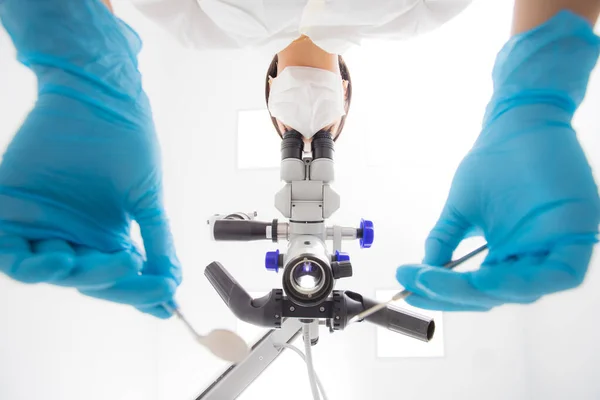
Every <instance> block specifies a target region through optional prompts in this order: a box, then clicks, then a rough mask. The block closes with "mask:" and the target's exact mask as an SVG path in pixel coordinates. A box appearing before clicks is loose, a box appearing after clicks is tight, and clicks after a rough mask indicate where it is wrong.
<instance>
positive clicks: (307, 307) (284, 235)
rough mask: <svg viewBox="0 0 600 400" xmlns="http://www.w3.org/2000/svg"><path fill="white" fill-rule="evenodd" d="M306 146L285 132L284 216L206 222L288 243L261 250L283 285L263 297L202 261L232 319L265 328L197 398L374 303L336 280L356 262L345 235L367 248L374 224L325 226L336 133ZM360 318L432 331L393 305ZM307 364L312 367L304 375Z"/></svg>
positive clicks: (231, 235)
mask: <svg viewBox="0 0 600 400" xmlns="http://www.w3.org/2000/svg"><path fill="white" fill-rule="evenodd" d="M310 150H311V152H305V151H304V141H303V136H302V135H301V134H300V133H298V132H296V131H289V132H287V133H286V134H285V135H284V137H283V140H282V143H281V171H280V174H281V175H280V176H281V180H282V181H283V182H284V183H285V185H284V186H283V188H282V189H281V190H280V191H279V192H278V193H277V194H276V195H275V208H276V209H277V210H278V211H279V212H280V213H281V214H282V215H283V217H284V218H285V219H286V220H287V221H279V220H278V219H274V220H272V221H270V222H263V221H257V220H255V218H256V216H257V215H256V213H232V214H224V215H214V216H212V217H211V218H210V219H209V221H208V224H209V228H210V232H211V235H212V238H213V239H214V240H217V241H255V240H266V241H272V242H273V243H279V242H287V250H286V251H285V252H280V251H279V250H275V251H272V252H268V253H267V254H266V257H265V268H266V269H267V270H268V271H272V272H274V273H280V275H281V286H282V287H281V288H276V289H272V290H271V292H270V293H268V294H266V295H265V296H263V297H260V298H252V297H251V296H250V295H249V294H248V292H247V291H246V290H245V289H244V288H243V287H242V286H240V284H239V283H238V282H237V281H236V280H235V279H234V277H233V276H232V275H231V274H230V273H229V272H228V271H227V269H226V268H225V267H224V266H223V265H221V264H220V263H219V262H218V261H215V262H212V263H211V264H210V265H208V266H207V267H206V269H205V276H206V277H207V278H208V280H209V281H210V283H211V284H212V286H213V287H214V289H215V290H216V291H217V293H218V294H219V295H220V297H221V298H222V300H223V301H224V302H225V304H226V305H227V307H228V308H229V309H230V310H231V312H232V313H233V314H234V315H235V316H236V317H237V318H239V319H240V320H242V321H245V322H247V323H250V324H253V325H256V326H260V327H265V328H270V329H269V330H268V331H267V332H266V333H265V335H264V336H263V337H261V338H260V339H259V340H257V341H256V343H254V344H253V345H252V346H251V351H250V354H249V355H248V357H246V359H245V360H243V361H242V362H240V363H237V364H233V365H230V366H229V367H228V368H227V369H226V371H224V372H223V373H222V374H221V375H220V376H219V377H218V378H217V379H216V380H215V381H214V382H213V383H212V384H210V385H209V387H207V388H206V389H205V390H204V392H203V393H202V394H200V396H199V397H198V400H224V399H227V400H229V399H235V398H237V397H238V396H240V395H241V394H242V392H243V391H244V390H245V389H246V388H247V387H248V386H249V385H250V384H251V383H252V382H253V381H254V380H255V379H257V378H258V376H259V375H260V374H261V373H262V372H263V371H264V370H265V369H266V368H268V367H269V365H271V364H272V362H273V361H275V359H276V358H277V357H278V356H279V355H280V354H281V352H282V351H284V350H285V349H286V347H284V346H281V344H282V343H284V344H290V343H292V342H293V341H295V340H296V339H297V338H299V337H300V336H303V337H304V341H305V344H306V345H307V349H306V352H307V355H306V356H307V358H308V357H309V356H310V354H309V352H310V347H311V346H315V345H316V344H317V343H318V338H319V330H320V327H321V326H325V327H326V328H328V330H329V331H330V332H331V333H334V332H338V331H343V330H344V329H345V328H347V327H348V326H349V325H350V324H349V321H350V320H351V319H352V317H354V316H356V315H358V314H359V313H361V312H362V311H364V310H367V309H369V308H371V307H373V306H375V305H377V304H378V302H377V301H375V300H372V299H368V298H366V297H364V296H362V295H361V294H359V293H356V292H352V291H349V290H339V289H336V287H337V285H338V281H339V280H340V279H344V278H348V277H351V276H352V269H353V265H352V262H351V257H350V255H349V254H347V253H344V252H343V251H342V242H343V241H344V240H358V241H359V243H360V247H361V248H363V249H368V248H370V247H371V245H372V244H373V242H374V226H373V223H372V222H371V221H368V220H364V219H363V220H361V221H360V224H359V226H358V227H342V226H337V225H333V226H327V225H326V220H327V219H328V218H330V217H331V216H332V215H333V214H334V213H335V212H336V211H337V210H338V209H339V207H340V196H339V195H338V194H337V193H336V192H335V191H334V189H333V188H332V186H331V184H332V183H333V182H334V150H335V149H334V141H333V138H332V137H331V135H330V134H329V133H328V132H325V131H322V132H319V133H317V134H316V135H315V136H314V137H313V138H312V142H311V146H310ZM328 242H331V243H332V245H331V247H329V246H328V245H327V243H328ZM360 322H369V323H372V324H375V325H378V326H380V327H383V328H386V329H389V330H391V331H394V332H397V333H399V334H402V335H406V336H410V337H412V338H414V339H416V340H421V341H425V342H427V341H430V340H431V339H432V337H433V334H434V331H435V323H434V321H433V320H432V319H431V318H428V317H424V316H421V315H418V314H414V313H411V312H408V311H405V310H401V309H398V308H393V307H390V306H388V307H385V308H383V309H381V310H380V311H378V312H375V313H373V314H372V315H370V316H368V317H365V318H364V320H361V321H360ZM350 326H351V325H350ZM310 370H311V367H310V366H309V375H310V373H311V372H310ZM311 382H312V381H311ZM313 390H314V389H313ZM313 394H314V392H313Z"/></svg>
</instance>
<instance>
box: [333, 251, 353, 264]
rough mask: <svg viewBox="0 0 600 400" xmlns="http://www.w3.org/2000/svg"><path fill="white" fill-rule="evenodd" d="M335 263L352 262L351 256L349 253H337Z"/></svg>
mask: <svg viewBox="0 0 600 400" xmlns="http://www.w3.org/2000/svg"><path fill="white" fill-rule="evenodd" d="M335 261H337V262H340V261H350V255H349V254H348V253H343V252H341V251H339V250H336V251H335Z"/></svg>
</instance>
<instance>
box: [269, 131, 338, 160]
mask: <svg viewBox="0 0 600 400" xmlns="http://www.w3.org/2000/svg"><path fill="white" fill-rule="evenodd" d="M310 147H311V151H312V155H313V157H312V159H313V160H318V159H320V158H329V159H331V160H333V152H334V141H333V137H332V136H331V133H329V132H327V131H319V132H317V133H316V134H315V136H313V137H312V141H311V143H310ZM303 153H304V136H302V134H301V133H300V132H297V131H294V130H291V131H287V132H286V133H284V134H283V140H282V141H281V159H282V160H286V159H288V158H295V159H298V160H302V156H303Z"/></svg>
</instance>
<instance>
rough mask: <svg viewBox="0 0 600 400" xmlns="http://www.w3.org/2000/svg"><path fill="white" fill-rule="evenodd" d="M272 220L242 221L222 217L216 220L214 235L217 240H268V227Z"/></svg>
mask: <svg viewBox="0 0 600 400" xmlns="http://www.w3.org/2000/svg"><path fill="white" fill-rule="evenodd" d="M271 225H272V222H261V221H240V220H230V219H222V220H217V221H215V225H214V227H213V236H214V238H215V240H220V241H237V242H250V241H253V240H266V239H267V227H270V226H271Z"/></svg>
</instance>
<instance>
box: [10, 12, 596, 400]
mask: <svg viewBox="0 0 600 400" xmlns="http://www.w3.org/2000/svg"><path fill="white" fill-rule="evenodd" d="M510 3H511V2H509V1H505V0H485V1H479V2H477V3H476V4H475V5H474V6H472V7H471V8H470V9H468V10H467V11H466V12H465V13H464V14H463V15H461V16H460V17H459V18H457V19H456V20H454V21H452V22H451V23H449V24H447V25H446V26H445V27H444V28H442V29H440V30H438V31H437V32H434V33H433V34H429V35H426V36H423V37H421V38H418V39H415V40H412V41H410V42H406V43H367V44H365V45H364V46H362V47H361V48H357V49H354V50H352V51H351V52H349V53H348V54H346V55H345V58H346V61H347V63H348V66H349V68H350V71H351V73H352V77H353V84H354V98H353V106H352V110H351V114H350V116H349V119H348V122H347V125H346V129H345V132H344V134H343V136H342V139H340V142H339V144H338V145H337V156H336V157H337V164H336V165H337V177H338V179H337V183H336V185H335V188H336V190H337V191H338V192H339V193H340V194H341V196H342V208H341V210H340V211H339V212H338V213H336V214H335V216H334V218H333V219H332V221H331V222H334V223H337V224H340V225H355V224H357V223H358V221H359V220H360V218H361V217H365V218H369V219H372V220H374V222H375V226H376V228H377V239H376V244H375V246H374V247H373V248H372V249H370V250H364V251H362V250H360V249H359V248H358V245H357V244H355V243H352V244H348V245H347V246H346V250H347V251H349V252H350V253H351V254H352V257H353V261H354V266H355V268H354V270H355V276H354V277H353V278H351V279H348V280H346V281H345V282H340V286H343V287H345V288H348V289H352V290H355V291H358V292H361V293H363V294H364V295H365V296H370V297H375V296H376V292H377V291H378V290H394V289H395V288H396V282H395V280H394V273H395V268H396V267H397V266H398V265H399V264H402V263H407V262H415V261H418V260H420V259H421V258H422V256H423V242H424V239H425V237H426V235H427V233H428V231H429V229H430V228H431V227H432V225H433V223H434V222H435V220H436V218H437V216H438V213H439V210H440V209H441V206H442V205H443V202H444V200H445V197H446V194H447V190H448V188H449V185H450V181H451V178H452V175H453V173H454V170H455V168H456V166H457V165H458V163H459V162H460V159H461V158H462V156H463V155H464V154H465V153H466V152H467V150H468V149H469V147H470V146H471V144H472V142H473V140H474V139H475V138H476V136H477V135H478V130H479V126H480V123H481V119H482V116H483V110H484V107H485V105H486V103H487V101H488V98H489V96H490V94H491V81H490V75H491V69H492V66H493V63H494V57H495V54H496V52H497V51H498V50H499V49H500V47H501V46H502V44H503V43H504V42H505V41H506V39H507V38H508V32H509V26H510V12H511V4H510ZM116 10H117V12H118V14H119V15H120V16H121V17H122V18H123V19H125V20H126V21H128V22H129V23H130V24H131V25H132V26H133V27H134V28H135V29H136V30H138V31H139V33H140V34H141V36H142V38H143V39H144V40H145V48H144V50H143V53H142V55H141V58H140V65H141V69H142V72H143V74H144V82H145V87H146V90H147V92H148V94H149V96H150V97H151V100H152V103H153V108H154V112H155V119H156V124H157V128H158V131H159V132H160V135H161V141H162V145H163V153H164V162H165V166H164V169H165V174H166V185H167V187H166V189H167V202H168V211H169V214H170V217H171V219H172V221H173V229H174V234H175V236H176V242H177V245H178V251H179V255H180V258H181V260H182V262H183V265H184V279H185V281H184V283H183V284H182V286H181V289H180V291H179V295H178V297H179V300H180V302H181V304H182V306H183V308H184V311H185V312H186V313H187V314H188V316H189V317H190V319H192V321H193V322H194V324H195V325H196V326H197V327H198V329H199V330H201V331H209V330H211V329H214V328H230V329H242V330H243V327H242V328H240V327H238V324H237V323H236V321H235V318H234V317H233V315H232V314H231V313H230V312H229V310H228V309H227V308H226V307H225V305H224V304H223V303H222V301H221V300H220V298H219V297H218V295H217V294H216V293H215V292H214V290H213V289H212V288H211V286H210V285H209V283H208V282H207V280H206V279H205V278H204V276H203V270H204V267H205V266H206V265H208V264H209V263H210V262H211V261H213V260H219V261H220V262H222V263H223V264H224V265H225V266H226V267H228V268H229V269H230V271H231V272H232V273H233V275H234V276H235V277H236V278H237V279H238V281H239V282H240V283H242V284H243V285H244V286H246V287H248V289H249V290H251V291H255V292H262V291H266V290H269V289H271V288H273V287H280V281H279V276H278V275H276V274H273V273H268V272H267V271H265V270H264V267H263V261H262V260H263V258H264V252H265V251H266V250H271V249H273V246H272V245H270V244H268V243H254V244H235V245H232V244H223V243H211V242H209V241H208V233H207V232H206V230H205V225H204V221H205V220H206V217H207V216H209V215H211V214H213V213H229V212H233V211H247V210H253V209H255V210H257V211H258V212H259V216H260V217H262V218H264V219H267V220H269V219H271V218H276V217H279V215H278V214H277V212H276V210H275V209H274V207H273V196H274V194H275V192H276V191H277V190H278V189H279V188H280V183H279V176H278V171H277V169H276V168H269V167H273V165H269V164H268V161H266V164H256V163H255V164H252V163H251V161H252V158H251V157H249V156H248V155H249V154H250V155H252V156H253V157H255V158H254V160H262V159H264V160H273V159H276V157H277V155H275V156H273V154H272V151H273V150H271V149H273V148H275V149H276V148H277V146H278V139H277V136H276V134H275V132H274V131H273V130H272V128H271V127H270V125H269V124H268V123H266V124H263V125H257V126H256V128H255V129H254V131H252V130H250V131H249V130H248V124H247V123H245V124H244V123H242V124H238V118H237V117H238V111H239V110H260V109H264V98H263V95H264V75H265V73H266V67H267V65H268V64H269V62H270V57H271V56H272V55H265V54H259V53H256V52H252V51H237V52H205V53H198V52H191V51H186V50H182V49H180V48H179V47H178V45H177V44H176V43H174V42H172V41H171V40H170V39H168V38H167V37H166V36H165V35H164V34H163V33H162V32H161V31H160V30H159V29H157V28H156V27H154V26H152V25H151V24H150V23H148V22H147V21H145V20H144V19H143V18H142V17H140V16H139V15H138V14H137V13H136V12H135V11H134V10H133V9H131V7H130V6H129V5H128V4H127V3H126V2H117V3H116ZM0 72H1V73H0V148H3V147H4V146H5V145H6V144H7V143H8V142H9V141H10V138H11V136H12V135H13V133H14V132H15V130H16V129H17V128H18V126H19V124H20V122H21V121H22V119H23V117H24V115H25V114H26V112H27V110H28V109H29V108H30V107H31V105H32V103H33V101H34V99H35V81H34V79H33V76H32V75H31V73H30V72H29V71H28V70H26V69H25V68H23V67H22V66H20V65H18V64H17V63H16V61H14V51H13V49H12V45H11V44H10V42H9V40H8V38H7V37H6V35H5V34H1V35H0ZM599 107H600V79H599V77H598V74H597V73H596V74H595V75H594V77H593V79H592V81H591V83H590V86H589V93H588V96H587V99H586V102H585V103H584V105H583V106H582V107H581V109H580V111H579V113H578V115H577V119H576V126H577V128H578V130H579V137H580V139H581V141H582V143H583V145H584V147H585V149H586V150H587V152H588V155H589V158H590V161H591V163H592V164H593V166H594V169H595V171H599V170H600V129H599V128H600V122H599V121H600V120H599V119H598V118H597V110H598V109H599ZM267 122H268V121H267ZM238 125H239V126H240V127H241V128H240V129H241V130H240V132H239V135H242V136H243V137H239V135H238ZM239 143H243V145H242V146H239V145H238V144H239ZM266 149H269V150H268V152H269V154H265V152H266V151H267V150H266ZM275 151H276V150H275ZM249 160H250V161H249ZM244 163H245V164H244ZM238 166H239V167H252V168H250V169H248V168H246V169H238ZM597 173H598V172H597ZM259 188H261V189H259ZM473 246H474V243H467V244H465V245H464V246H462V247H461V249H459V252H461V253H465V252H467V251H468V250H470V249H471V248H473ZM598 267H599V262H598V259H597V258H596V259H595V261H594V262H593V263H592V265H591V267H590V272H589V274H588V277H587V279H586V281H585V283H584V284H583V285H582V286H581V287H580V288H578V289H576V290H573V291H570V292H567V293H561V294H556V295H553V296H549V297H547V298H545V299H543V300H541V301H539V302H538V303H537V304H535V305H531V306H527V307H518V306H506V307H501V308H499V309H497V310H494V311H492V312H489V313H485V314H475V313H446V314H444V315H443V338H442V339H443V350H444V352H443V357H422V358H418V357H417V358H415V357H411V358H389V357H385V358H382V357H378V356H377V348H378V347H377V346H378V343H377V338H378V336H377V333H376V329H375V327H373V326H368V325H366V324H361V325H360V326H356V327H353V328H352V329H348V330H347V331H345V332H341V333H336V334H334V335H329V334H327V333H326V332H323V334H322V337H321V340H320V342H319V344H318V346H316V347H315V348H314V353H315V364H316V369H317V371H318V372H319V373H320V375H321V378H322V380H323V382H324V384H325V387H326V389H327V391H328V394H329V396H330V398H331V399H333V400H337V399H361V400H362V399H378V400H379V399H381V400H387V399H398V398H406V399H421V400H427V399H440V398H452V399H461V400H471V399H473V400H479V399H486V400H496V399H497V400H506V399H519V400H520V399H545V400H548V399H557V400H558V399H565V398H572V399H578V400H579V399H598V398H600V380H598V378H597V377H598V372H597V371H598V365H600V348H599V345H598V339H597V336H598V335H597V329H598V328H599V327H600V326H599V324H598V320H597V316H598V309H599V306H600V294H599V293H600V274H599V272H598ZM245 332H246V331H245ZM247 332H249V333H245V335H249V334H250V333H251V332H250V331H247ZM388 345H389V342H388ZM393 351H394V349H393V348H390V352H393ZM390 354H391V353H390ZM224 367H225V365H224V364H223V363H222V362H220V361H218V360H216V359H214V358H213V357H212V356H211V355H209V354H208V353H207V352H205V351H204V350H203V349H201V348H198V347H197V346H196V345H195V343H194V342H193V341H192V340H191V339H190V338H189V337H188V336H187V335H186V331H185V330H184V329H183V328H182V327H181V326H180V325H179V324H177V322H176V321H167V322H165V321H155V320H153V319H152V318H149V317H146V316H143V315H140V314H138V313H137V312H135V311H134V310H130V309H128V308H126V307H122V306H119V305H113V304H108V303H104V302H100V301H95V300H91V299H87V298H83V297H81V296H79V295H77V294H75V293H73V292H71V291H69V290H67V289H62V288H60V289H59V288H53V287H48V286H43V285H39V286H24V285H20V284H17V283H15V282H12V281H9V280H7V279H6V278H4V277H0V399H2V400H5V399H6V400H29V399H34V398H43V399H45V400H81V399H86V400H108V399H110V400H138V399H140V400H142V399H144V400H191V399H194V398H195V397H194V396H195V395H197V394H198V393H199V392H200V391H201V390H202V389H203V388H204V386H205V385H206V384H207V383H209V382H210V381H211V379H212V378H213V377H215V376H216V375H217V374H218V373H219V372H220V371H221V370H222V369H223V368H224ZM340 376H342V377H343V378H342V379H340V378H339V377H340ZM336 377H337V379H336ZM309 396H310V391H309V388H308V380H307V378H306V372H305V369H304V366H303V364H302V362H301V360H300V359H299V358H297V356H295V355H294V354H291V353H288V354H286V355H284V356H282V358H281V359H280V360H278V361H277V364H276V366H274V367H273V368H271V369H269V371H268V372H267V373H266V374H265V375H264V376H262V377H261V378H260V379H259V380H258V381H257V382H256V383H255V385H253V386H252V387H251V388H250V389H249V390H248V392H246V393H245V395H244V396H242V400H254V399H256V400H258V399H261V400H262V399H278V398H285V399H287V400H296V399H298V400H300V399H302V400H305V399H307V398H309Z"/></svg>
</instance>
